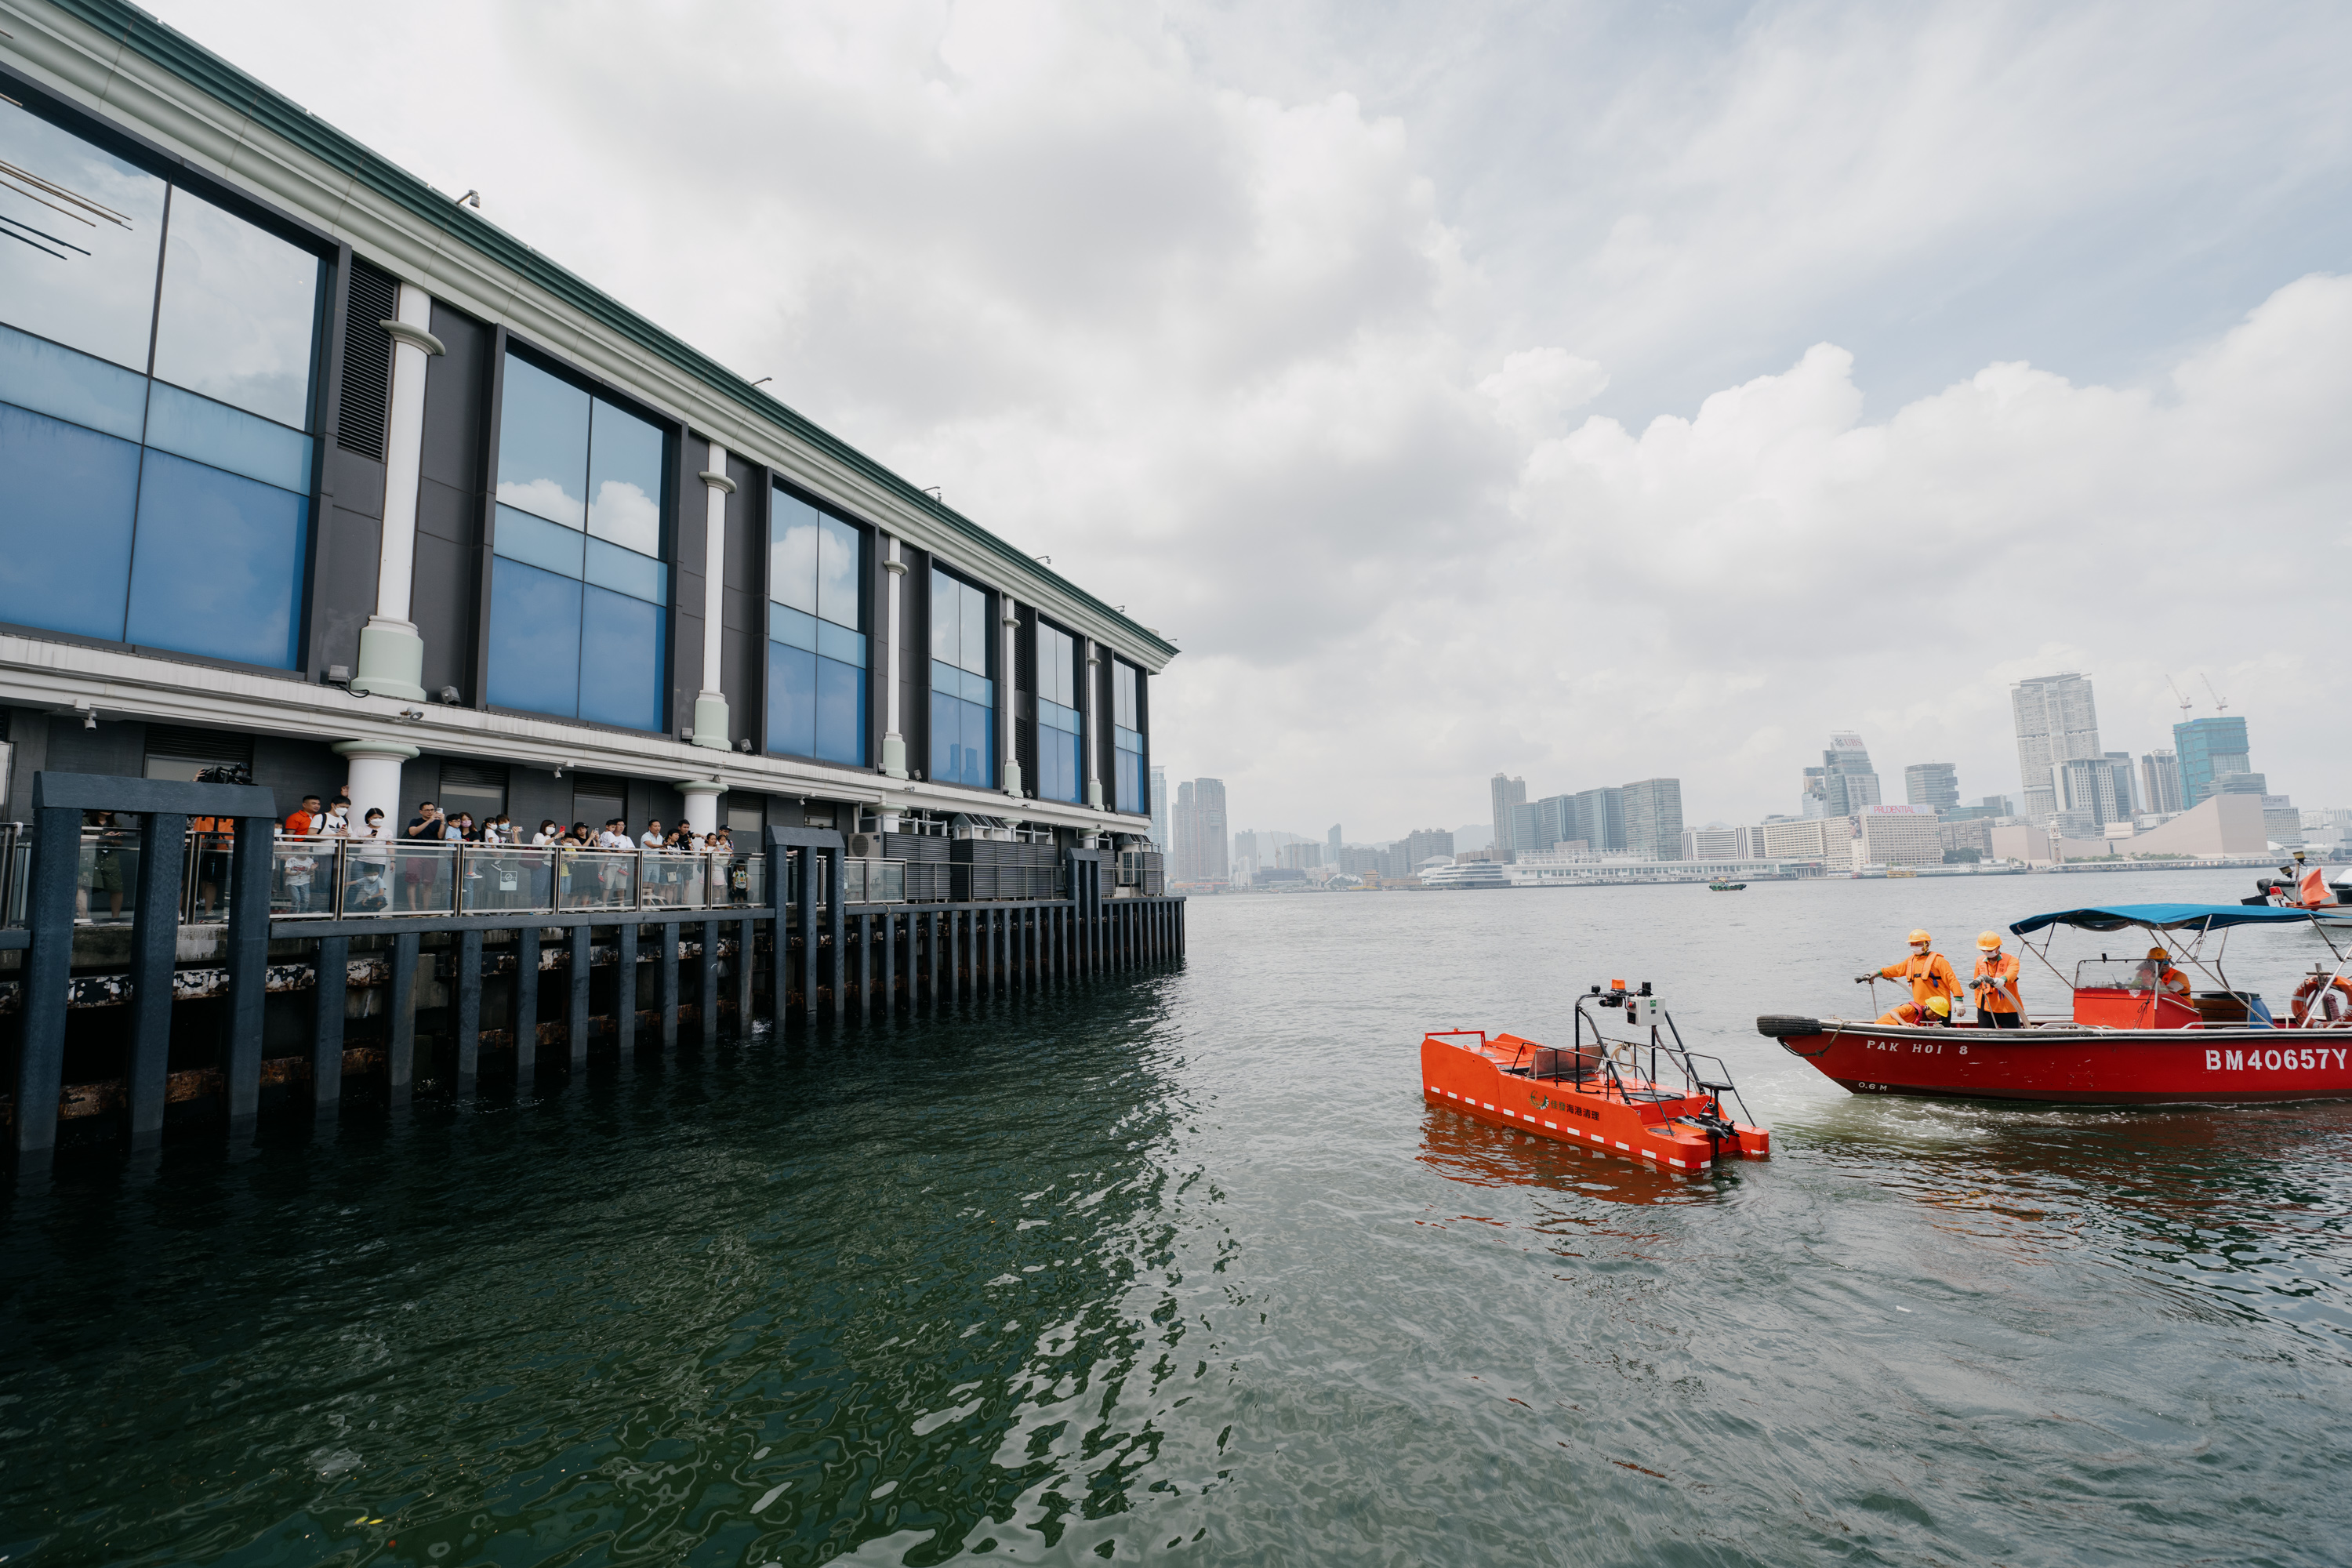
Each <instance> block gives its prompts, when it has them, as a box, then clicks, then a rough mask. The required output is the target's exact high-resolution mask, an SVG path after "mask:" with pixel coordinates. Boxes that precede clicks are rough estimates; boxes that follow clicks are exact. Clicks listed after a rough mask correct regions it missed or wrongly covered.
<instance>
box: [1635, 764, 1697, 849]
mask: <svg viewBox="0 0 2352 1568" xmlns="http://www.w3.org/2000/svg"><path fill="white" fill-rule="evenodd" d="M1624 799H1625V847H1626V848H1627V849H1628V850H1629V851H1631V852H1632V853H1633V854H1634V855H1636V856H1638V857H1640V858H1642V859H1644V860H1679V859H1681V858H1683V781H1682V780H1680V779H1636V780H1635V781H1634V782H1633V783H1632V784H1627V785H1625V788H1624Z"/></svg>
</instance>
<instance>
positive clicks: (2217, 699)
mask: <svg viewBox="0 0 2352 1568" xmlns="http://www.w3.org/2000/svg"><path fill="white" fill-rule="evenodd" d="M2197 679H2200V680H2202V681H2203V682H2204V683H2205V689H2206V690H2208V691H2213V678H2212V677H2211V676H2210V675H2208V674H2206V673H2205V672H2204V671H2203V670H2201V669H2200V670H2199V671H2198V672H2197ZM2229 710H2230V705H2229V704H2228V703H2227V702H2224V701H2222V700H2221V693H2220V692H2218V691H2213V711H2214V712H2216V713H2227V712H2228V711H2229Z"/></svg>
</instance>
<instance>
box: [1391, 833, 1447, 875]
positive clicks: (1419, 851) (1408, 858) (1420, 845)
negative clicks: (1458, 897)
mask: <svg viewBox="0 0 2352 1568" xmlns="http://www.w3.org/2000/svg"><path fill="white" fill-rule="evenodd" d="M1404 851H1405V853H1404V869H1403V871H1402V872H1401V873H1400V875H1403V876H1411V875H1412V873H1414V872H1416V871H1418V870H1420V869H1421V863H1422V862H1423V861H1424V860H1433V859H1440V858H1443V859H1446V860H1451V859H1453V858H1454V834H1453V830H1452V829H1450V828H1444V827H1423V828H1420V829H1417V830H1415V831H1414V832H1412V834H1409V835H1408V836H1407V837H1406V838H1405V841H1404Z"/></svg>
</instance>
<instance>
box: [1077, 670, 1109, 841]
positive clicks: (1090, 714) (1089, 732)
mask: <svg viewBox="0 0 2352 1568" xmlns="http://www.w3.org/2000/svg"><path fill="white" fill-rule="evenodd" d="M1100 668H1102V655H1101V653H1100V651H1099V650H1098V649H1097V647H1096V646H1095V640H1094V639H1093V638H1092V637H1088V638H1087V689H1086V693H1085V696H1086V716H1085V718H1084V719H1083V720H1081V721H1080V722H1079V725H1078V727H1079V728H1080V729H1082V730H1084V731H1086V742H1087V743H1086V747H1085V751H1086V753H1087V805H1089V806H1092V807H1093V808H1094V809H1095V810H1097V811H1100V810H1101V809H1102V808H1103V803H1102V763H1101V751H1102V742H1101V741H1100V739H1099V738H1098V737H1099V731H1097V728H1096V726H1097V724H1099V723H1100V722H1101V721H1102V714H1101V713H1100V712H1099V711H1098V710H1099V709H1100V708H1101V707H1102V701H1101V699H1100V698H1099V697H1098V696H1097V693H1096V688H1097V687H1098V686H1100V685H1101V684H1102V679H1101V677H1099V676H1098V675H1097V674H1096V671H1097V670H1099V669H1100Z"/></svg>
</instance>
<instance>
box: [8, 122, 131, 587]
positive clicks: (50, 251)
mask: <svg viewBox="0 0 2352 1568" xmlns="http://www.w3.org/2000/svg"><path fill="white" fill-rule="evenodd" d="M0 161H5V162H6V163H11V164H14V165H15V166H16V167H17V168H19V169H22V170H24V171H26V173H27V174H33V175H35V176H37V178H40V179H43V180H47V181H48V182H50V183H51V184H57V185H61V186H63V187H64V188H65V189H67V190H68V191H71V192H73V193H75V194H76V195H79V196H80V197H81V198H83V200H85V201H88V202H90V203H92V204H95V205H96V206H97V207H101V208H105V209H107V210H106V211H102V212H101V211H95V210H92V209H91V208H86V207H80V206H78V205H75V204H73V203H70V202H68V203H66V204H64V205H67V206H68V207H71V208H72V209H73V210H72V211H71V212H67V213H61V212H59V211H58V210H57V207H56V206H55V205H50V204H49V203H47V202H44V201H42V200H41V199H39V198H37V197H36V196H34V195H31V194H30V193H29V192H28V191H26V190H24V189H22V188H21V182H11V183H10V184H0V234H6V235H8V236H9V237H8V238H6V239H0V321H7V322H8V323H9V324H10V325H11V326H16V327H22V328H23V329H24V330H25V331H28V332H31V333H33V334H35V335H36V336H38V337H44V338H47V339H48V340H49V341H50V342H58V343H63V344H65V345H66V346H67V347H68V348H73V349H79V350H80V351H81V352H82V353H88V354H96V355H97V356H98V357H99V358H100V359H103V360H110V361H111V362H112V363H116V364H118V365H122V366H124V367H126V368H128V369H131V370H133V371H137V372H138V373H140V374H142V375H143V374H146V370H147V339H148V333H149V331H150V328H151V327H152V323H153V321H154V319H155V255H156V247H158V246H160V245H161V244H162V243H163V181H162V180H160V179H157V178H156V177H155V176H154V175H152V174H148V173H147V172H146V171H145V170H143V169H137V168H133V167H132V166H131V164H129V163H124V162H123V161H122V160H121V159H120V158H117V157H115V156H113V155H112V154H111V153H101V152H100V151H99V150H98V149H97V148H96V147H93V146H91V145H90V144H89V142H85V141H83V140H82V139H81V138H80V137H79V136H76V135H74V134H73V133H72V132H68V131H63V130H60V129H58V127H57V126H54V125H52V124H50V123H49V122H48V121H46V120H42V119H40V118H38V117H37V116H36V115H34V114H32V113H30V112H28V111H26V110H23V109H20V108H18V107H17V106H16V104H14V103H10V102H6V101H0ZM8 401H10V402H12V403H13V402H19V401H22V400H21V399H17V398H14V397H11V398H9V399H8ZM43 411H44V412H46V413H54V414H58V416H59V417H61V418H70V419H74V420H75V422H76V423H78V424H86V425H90V426H93V427H94V428H99V429H104V430H106V431H107V432H108V433H109V434H110V435H115V436H121V437H125V438H126V439H131V440H135V439H137V437H138V434H139V433H138V432H137V431H136V430H123V429H120V428H117V427H115V426H105V425H99V424H98V423H97V422H96V421H95V420H89V419H81V418H79V417H78V416H74V415H71V414H68V413H65V412H64V411H63V410H59V409H44V410H43ZM44 624H46V623H44Z"/></svg>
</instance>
